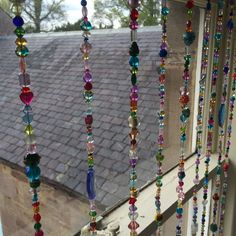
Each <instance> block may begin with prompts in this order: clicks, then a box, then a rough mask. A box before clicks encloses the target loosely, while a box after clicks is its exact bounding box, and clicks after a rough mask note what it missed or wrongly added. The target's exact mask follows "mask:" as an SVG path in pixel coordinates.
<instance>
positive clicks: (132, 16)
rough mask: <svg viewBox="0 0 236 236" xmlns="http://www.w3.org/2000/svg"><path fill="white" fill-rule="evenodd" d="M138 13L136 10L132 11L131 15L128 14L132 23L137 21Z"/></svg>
mask: <svg viewBox="0 0 236 236" xmlns="http://www.w3.org/2000/svg"><path fill="white" fill-rule="evenodd" d="M138 16H139V13H138V11H137V10H136V9H132V11H131V14H130V18H131V20H133V21H136V20H137V19H138Z"/></svg>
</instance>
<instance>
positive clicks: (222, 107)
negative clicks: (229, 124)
mask: <svg viewBox="0 0 236 236" xmlns="http://www.w3.org/2000/svg"><path fill="white" fill-rule="evenodd" d="M224 122H225V104H221V105H220V109H219V113H218V124H219V126H220V127H223V126H224Z"/></svg>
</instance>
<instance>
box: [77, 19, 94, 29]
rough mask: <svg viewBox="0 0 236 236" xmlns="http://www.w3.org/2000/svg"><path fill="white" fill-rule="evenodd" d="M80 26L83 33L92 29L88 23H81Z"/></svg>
mask: <svg viewBox="0 0 236 236" xmlns="http://www.w3.org/2000/svg"><path fill="white" fill-rule="evenodd" d="M80 26H81V29H82V30H84V31H90V30H91V29H92V28H93V27H92V24H91V23H90V22H89V21H82V23H81V24H80Z"/></svg>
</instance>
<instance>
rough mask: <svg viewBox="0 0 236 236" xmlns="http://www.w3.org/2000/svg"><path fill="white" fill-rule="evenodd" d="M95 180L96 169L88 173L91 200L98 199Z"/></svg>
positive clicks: (89, 170)
mask: <svg viewBox="0 0 236 236" xmlns="http://www.w3.org/2000/svg"><path fill="white" fill-rule="evenodd" d="M94 178H95V177H94V169H92V168H89V169H88V173H87V193H88V198H89V200H94V199H95V198H96V193H95V185H94Z"/></svg>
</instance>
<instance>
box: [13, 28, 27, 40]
mask: <svg viewBox="0 0 236 236" xmlns="http://www.w3.org/2000/svg"><path fill="white" fill-rule="evenodd" d="M14 32H15V34H16V36H17V37H19V38H22V37H23V36H24V35H25V30H24V29H23V28H22V27H17V28H16V29H15V31H14Z"/></svg>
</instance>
